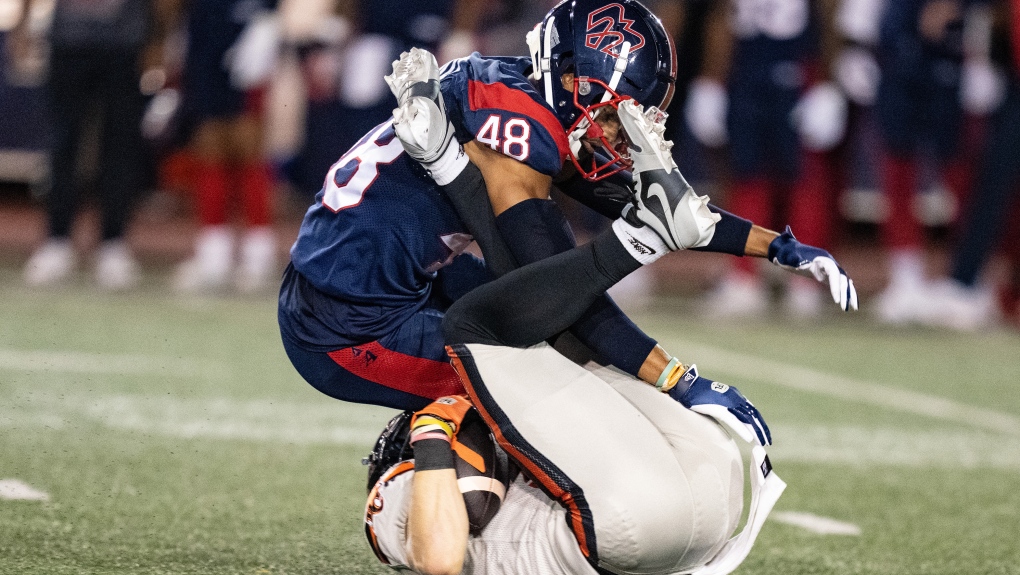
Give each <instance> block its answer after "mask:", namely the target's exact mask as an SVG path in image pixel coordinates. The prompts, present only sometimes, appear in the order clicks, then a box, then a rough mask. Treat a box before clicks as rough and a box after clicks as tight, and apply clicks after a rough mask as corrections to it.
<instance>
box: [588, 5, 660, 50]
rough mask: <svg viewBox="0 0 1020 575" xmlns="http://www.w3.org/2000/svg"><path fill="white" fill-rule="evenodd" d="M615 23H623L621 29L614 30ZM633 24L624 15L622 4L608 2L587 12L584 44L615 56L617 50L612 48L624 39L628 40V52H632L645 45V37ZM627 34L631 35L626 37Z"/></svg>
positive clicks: (632, 21)
mask: <svg viewBox="0 0 1020 575" xmlns="http://www.w3.org/2000/svg"><path fill="white" fill-rule="evenodd" d="M617 23H619V24H622V25H623V29H622V30H620V31H617V30H616V28H617ZM633 24H634V20H632V19H630V18H627V17H626V16H624V9H623V5H621V4H608V5H606V6H603V7H602V8H599V9H598V10H595V11H593V12H591V13H589V14H588V29H587V34H586V35H585V37H584V45H585V46H587V47H588V48H591V49H592V50H598V51H600V52H602V53H603V54H606V55H607V56H612V57H614V58H615V57H616V56H619V50H614V48H616V47H617V46H619V45H620V44H623V43H624V42H625V41H630V44H631V46H630V52H631V53H632V54H633V53H634V52H637V51H638V50H639V49H641V47H642V46H644V45H645V37H644V36H643V35H642V34H641V33H639V32H638V31H637V30H634V29H633V28H632V27H631V26H632V25H633ZM628 34H630V35H631V37H628V36H627V35H628ZM607 40H608V43H607Z"/></svg>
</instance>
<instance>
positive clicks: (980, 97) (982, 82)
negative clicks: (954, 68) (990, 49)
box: [960, 58, 1006, 116]
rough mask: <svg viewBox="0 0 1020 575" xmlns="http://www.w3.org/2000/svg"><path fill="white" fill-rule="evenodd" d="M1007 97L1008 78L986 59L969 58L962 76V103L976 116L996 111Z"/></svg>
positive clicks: (964, 107)
mask: <svg viewBox="0 0 1020 575" xmlns="http://www.w3.org/2000/svg"><path fill="white" fill-rule="evenodd" d="M1005 98H1006V78H1005V75H1004V74H1003V73H1002V70H999V69H998V68H997V67H996V66H995V65H994V64H992V63H991V62H989V61H988V60H986V59H977V58H969V59H967V60H966V61H964V63H963V73H962V76H961V78H960V104H961V105H962V106H963V109H964V110H965V111H966V112H967V113H969V114H972V115H974V116H986V115H988V114H991V113H992V112H994V111H995V110H996V109H998V107H999V106H1000V105H1001V104H1002V101H1003V100H1004V99H1005Z"/></svg>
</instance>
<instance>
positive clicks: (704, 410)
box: [667, 365, 772, 446]
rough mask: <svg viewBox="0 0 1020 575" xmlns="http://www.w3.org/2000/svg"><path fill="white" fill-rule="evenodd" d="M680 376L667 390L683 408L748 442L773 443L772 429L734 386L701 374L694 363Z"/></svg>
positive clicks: (763, 444)
mask: <svg viewBox="0 0 1020 575" xmlns="http://www.w3.org/2000/svg"><path fill="white" fill-rule="evenodd" d="M680 379H681V382H682V383H681V384H679V385H676V386H675V387H673V388H672V389H670V390H669V391H668V392H667V393H668V394H669V396H670V397H672V398H673V399H675V400H677V401H679V402H680V403H681V404H682V405H683V406H684V407H686V408H688V409H690V410H691V411H695V412H697V413H700V414H702V415H707V416H709V417H711V418H712V419H714V420H716V421H717V422H719V423H720V424H722V425H725V426H726V427H728V428H729V429H731V430H732V431H733V432H734V433H736V434H737V435H738V436H739V437H740V438H741V439H743V440H744V441H746V442H748V443H755V442H757V443H758V444H759V445H762V446H765V445H771V444H772V432H770V431H769V426H768V425H767V424H766V423H765V419H764V418H763V417H762V416H761V412H759V411H758V408H756V407H755V406H754V405H753V404H752V403H751V402H750V401H748V400H747V398H746V397H744V395H743V394H742V393H740V391H739V390H738V389H737V388H735V387H733V386H730V385H726V384H725V383H720V382H718V381H712V380H711V379H708V378H705V377H701V376H700V375H699V374H698V366H696V365H691V367H689V368H688V369H687V371H686V372H684V374H683V376H682V377H681V378H680ZM684 384H689V385H684Z"/></svg>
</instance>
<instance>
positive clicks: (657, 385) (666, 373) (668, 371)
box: [655, 357, 680, 391]
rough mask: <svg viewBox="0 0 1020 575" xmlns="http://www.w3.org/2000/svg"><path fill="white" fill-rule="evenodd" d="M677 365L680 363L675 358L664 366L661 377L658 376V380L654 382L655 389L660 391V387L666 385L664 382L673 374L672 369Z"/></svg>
mask: <svg viewBox="0 0 1020 575" xmlns="http://www.w3.org/2000/svg"><path fill="white" fill-rule="evenodd" d="M678 363H680V360H679V359H677V358H675V357H674V358H673V359H671V360H669V363H667V364H666V369H664V370H662V375H660V376H659V379H657V380H655V389H658V390H659V391H662V386H664V385H666V381H667V380H668V379H669V374H671V373H673V368H674V367H676V364H678Z"/></svg>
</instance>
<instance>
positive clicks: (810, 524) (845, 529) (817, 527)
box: [769, 511, 861, 535]
mask: <svg viewBox="0 0 1020 575" xmlns="http://www.w3.org/2000/svg"><path fill="white" fill-rule="evenodd" d="M769 519H770V520H773V521H778V522H779V523H786V524H787V525H793V526H795V527H800V528H801V529H806V530H808V531H810V532H812V533H818V534H819V535H860V534H861V528H860V527H858V526H856V525H854V524H853V523H846V522H843V521H839V520H837V519H832V518H830V517H822V516H820V515H815V514H813V513H804V512H801V511H775V512H773V513H772V514H771V515H769Z"/></svg>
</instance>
